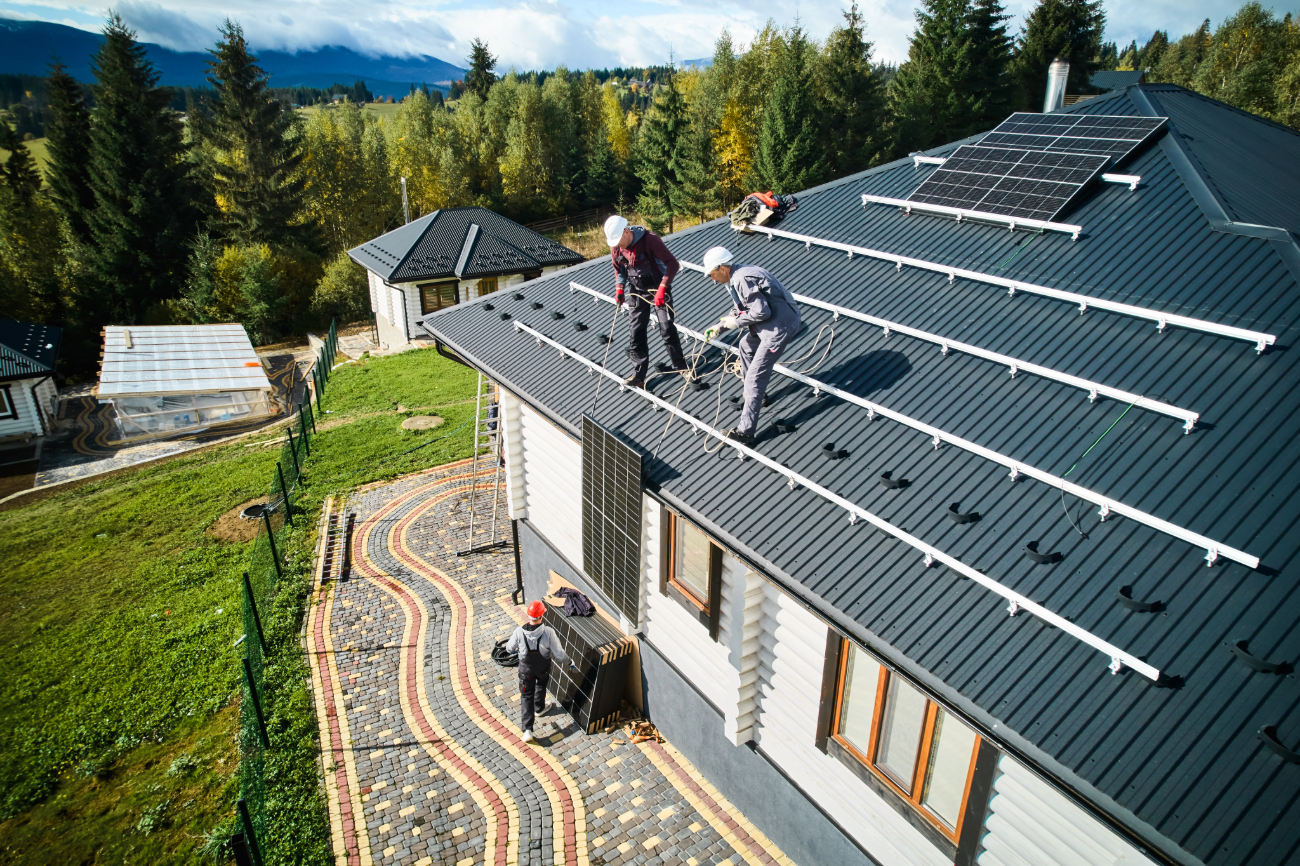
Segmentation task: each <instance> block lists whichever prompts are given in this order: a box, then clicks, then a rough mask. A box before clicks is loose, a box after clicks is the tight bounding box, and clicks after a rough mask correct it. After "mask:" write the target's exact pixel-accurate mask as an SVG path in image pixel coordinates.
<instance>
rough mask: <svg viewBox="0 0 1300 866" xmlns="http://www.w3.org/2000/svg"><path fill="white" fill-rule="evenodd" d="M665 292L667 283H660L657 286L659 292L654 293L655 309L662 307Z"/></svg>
mask: <svg viewBox="0 0 1300 866" xmlns="http://www.w3.org/2000/svg"><path fill="white" fill-rule="evenodd" d="M667 291H668V284H667V283H660V284H659V291H657V292H655V306H656V307H662V306H663V305H664V294H665V293H666V292H667Z"/></svg>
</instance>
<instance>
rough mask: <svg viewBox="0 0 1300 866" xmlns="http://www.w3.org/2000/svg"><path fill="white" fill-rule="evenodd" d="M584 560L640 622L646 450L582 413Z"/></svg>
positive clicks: (598, 582) (598, 581)
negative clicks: (643, 452)
mask: <svg viewBox="0 0 1300 866" xmlns="http://www.w3.org/2000/svg"><path fill="white" fill-rule="evenodd" d="M582 565H583V570H584V571H586V573H587V576H588V577H590V578H591V579H592V580H593V581H595V583H596V586H597V587H599V588H600V591H601V592H603V593H604V594H605V597H606V598H608V599H609V600H610V602H612V603H613V604H614V606H615V607H617V608H618V609H619V610H620V611H622V612H623V615H624V616H626V617H627V618H628V619H629V620H631V621H632V622H639V621H640V606H641V605H640V602H641V455H640V454H638V453H637V452H636V451H633V450H632V449H631V448H629V447H628V446H627V445H624V444H623V443H622V442H620V441H619V440H618V439H616V438H614V436H612V435H611V434H610V433H609V431H608V430H606V429H605V428H603V427H601V426H600V425H599V424H597V423H596V422H595V421H593V420H591V418H590V417H588V416H586V415H584V416H583V417H582Z"/></svg>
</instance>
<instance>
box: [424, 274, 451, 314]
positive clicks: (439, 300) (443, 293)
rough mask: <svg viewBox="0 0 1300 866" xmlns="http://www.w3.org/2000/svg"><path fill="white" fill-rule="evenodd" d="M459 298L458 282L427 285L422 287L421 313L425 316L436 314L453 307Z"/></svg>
mask: <svg viewBox="0 0 1300 866" xmlns="http://www.w3.org/2000/svg"><path fill="white" fill-rule="evenodd" d="M458 300H459V298H458V297H457V294H456V281H455V280H452V281H451V282H449V283H425V284H424V285H422V286H420V312H421V314H423V315H426V316H427V315H428V314H429V313H436V312H438V310H441V309H444V308H445V307H450V306H453V305H454V304H455V303H456V302H457V301H458Z"/></svg>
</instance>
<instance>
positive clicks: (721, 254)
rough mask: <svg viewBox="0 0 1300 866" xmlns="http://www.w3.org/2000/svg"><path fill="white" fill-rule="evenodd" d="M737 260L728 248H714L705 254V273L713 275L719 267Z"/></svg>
mask: <svg viewBox="0 0 1300 866" xmlns="http://www.w3.org/2000/svg"><path fill="white" fill-rule="evenodd" d="M733 258H735V256H733V255H732V254H731V251H730V250H728V249H727V248H726V247H712V248H710V249H709V251H708V252H707V253H705V254H704V273H706V274H711V273H713V269H714V268H716V267H718V266H719V265H729V264H731V260H732V259H733Z"/></svg>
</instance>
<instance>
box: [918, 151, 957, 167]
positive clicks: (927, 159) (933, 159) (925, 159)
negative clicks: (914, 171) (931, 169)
mask: <svg viewBox="0 0 1300 866" xmlns="http://www.w3.org/2000/svg"><path fill="white" fill-rule="evenodd" d="M947 161H948V157H946V156H926V155H925V154H923V153H914V154H912V165H913V166H914V167H916V168H920V167H921V166H923V165H943V164H944V163H945V162H947Z"/></svg>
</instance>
